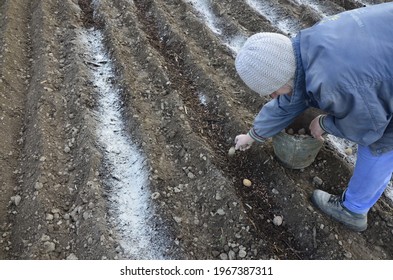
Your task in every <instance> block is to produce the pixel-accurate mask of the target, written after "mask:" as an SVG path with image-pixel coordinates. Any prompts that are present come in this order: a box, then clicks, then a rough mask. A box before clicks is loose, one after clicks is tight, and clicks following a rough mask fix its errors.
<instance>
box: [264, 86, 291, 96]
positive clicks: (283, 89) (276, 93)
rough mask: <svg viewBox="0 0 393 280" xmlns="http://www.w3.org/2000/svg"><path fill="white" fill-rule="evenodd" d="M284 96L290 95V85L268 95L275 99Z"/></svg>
mask: <svg viewBox="0 0 393 280" xmlns="http://www.w3.org/2000/svg"><path fill="white" fill-rule="evenodd" d="M284 94H289V95H291V94H292V87H291V86H290V85H287V84H285V85H283V86H282V87H280V88H279V89H278V90H276V91H275V92H273V93H271V94H269V96H270V97H271V98H273V99H274V98H277V97H278V96H279V95H284Z"/></svg>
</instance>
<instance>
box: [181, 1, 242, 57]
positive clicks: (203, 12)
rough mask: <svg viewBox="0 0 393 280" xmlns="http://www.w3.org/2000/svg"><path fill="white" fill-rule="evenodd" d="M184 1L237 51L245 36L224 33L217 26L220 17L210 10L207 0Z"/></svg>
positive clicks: (224, 42) (224, 41)
mask: <svg viewBox="0 0 393 280" xmlns="http://www.w3.org/2000/svg"><path fill="white" fill-rule="evenodd" d="M185 2H187V3H189V4H191V5H192V6H193V7H194V9H195V10H196V11H197V13H198V14H199V16H200V17H201V18H202V20H204V22H205V24H206V26H207V27H208V28H209V29H210V30H211V31H212V32H213V33H214V34H215V35H216V36H217V37H218V38H219V39H221V41H222V42H223V44H224V45H225V46H227V47H228V48H229V49H231V50H232V52H234V53H237V52H238V50H239V49H240V47H241V46H242V45H243V44H244V42H245V41H246V36H245V35H244V34H238V35H236V36H227V35H225V34H224V31H223V30H222V29H221V28H220V27H219V26H220V24H219V23H220V19H219V18H218V17H217V16H216V15H215V14H214V12H213V11H212V9H211V7H210V1H209V0H185Z"/></svg>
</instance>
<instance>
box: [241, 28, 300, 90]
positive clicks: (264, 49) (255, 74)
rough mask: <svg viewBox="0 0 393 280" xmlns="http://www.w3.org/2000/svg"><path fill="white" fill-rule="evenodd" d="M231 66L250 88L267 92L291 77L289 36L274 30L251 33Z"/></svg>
mask: <svg viewBox="0 0 393 280" xmlns="http://www.w3.org/2000/svg"><path fill="white" fill-rule="evenodd" d="M235 66H236V70H237V72H238V74H239V76H240V78H242V80H243V81H244V82H245V84H246V85H247V86H248V87H249V88H250V89H252V90H253V91H255V92H257V93H259V94H260V95H261V96H264V95H268V94H271V93H273V92H274V91H276V90H277V89H279V88H280V87H282V86H284V85H285V84H286V83H288V82H289V81H290V80H292V79H293V78H294V76H295V71H296V59H295V55H294V51H293V47H292V42H291V39H289V38H288V37H286V36H284V35H281V34H278V33H268V32H264V33H257V34H255V35H252V36H251V37H249V38H248V39H247V41H246V42H245V43H244V45H243V47H242V48H241V49H240V50H239V52H238V54H237V56H236V60H235Z"/></svg>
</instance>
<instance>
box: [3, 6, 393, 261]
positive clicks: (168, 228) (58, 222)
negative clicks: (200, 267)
mask: <svg viewBox="0 0 393 280" xmlns="http://www.w3.org/2000/svg"><path fill="white" fill-rule="evenodd" d="M196 2H197V1H185V0H117V1H110V0H100V1H93V2H90V1H88V0H79V1H77V0H61V1H60V0H49V1H48V0H0V125H1V134H2V135H1V137H0V147H1V148H0V259H129V258H131V259H132V258H133V259H145V258H149V254H146V255H143V254H136V253H134V252H133V251H132V244H131V250H126V249H125V246H123V245H122V244H123V242H122V239H123V237H122V235H121V233H120V232H119V231H118V230H116V227H115V226H114V225H113V219H116V218H117V217H113V212H112V211H110V209H111V200H110V199H109V198H110V193H111V191H112V190H111V188H110V186H108V184H107V183H106V182H108V180H107V179H108V178H113V177H115V176H114V174H112V173H111V170H110V169H108V168H107V165H106V162H105V161H106V159H105V158H106V157H105V149H104V148H103V147H102V145H100V144H99V141H97V134H96V130H97V121H96V118H95V115H96V114H97V113H96V112H97V111H99V106H100V105H99V102H98V98H99V95H100V93H99V92H98V90H97V87H96V86H95V85H94V77H93V75H92V73H94V71H100V68H102V65H103V64H105V63H107V62H106V61H103V62H100V61H91V59H90V51H89V50H86V48H85V47H84V46H83V44H82V42H81V40H80V36H81V34H83V32H86V31H89V30H90V31H91V30H97V31H99V32H101V34H102V38H103V45H104V47H105V52H106V54H107V55H108V58H109V59H110V60H111V63H112V64H113V68H114V74H113V77H111V79H110V80H111V84H113V85H115V86H116V88H118V90H119V93H120V99H121V108H119V110H120V111H121V113H122V119H123V120H124V123H125V128H124V131H123V132H122V133H125V134H127V135H129V137H130V139H132V141H133V143H135V145H136V146H137V147H138V149H140V151H141V152H142V153H143V155H144V157H145V163H146V165H147V166H148V170H149V184H148V186H145V187H146V192H148V193H149V194H153V195H152V196H151V208H152V209H154V211H153V212H154V214H153V216H152V217H151V219H149V221H147V223H149V224H150V226H151V227H152V228H153V231H154V233H152V235H151V236H152V238H150V239H149V240H150V241H149V242H151V245H147V248H149V247H150V248H152V249H154V248H156V247H157V246H158V245H157V244H158V243H160V244H161V245H159V247H160V248H161V249H160V250H162V258H166V259H392V258H393V242H392V241H393V240H392V239H393V217H392V214H393V210H392V207H391V205H390V200H389V199H388V198H387V197H385V196H383V197H382V198H381V200H380V201H379V202H378V203H377V204H376V205H375V206H374V207H373V208H372V211H370V213H369V217H368V218H369V228H368V229H367V231H365V232H363V233H354V232H351V231H349V230H347V229H345V228H344V227H342V226H341V225H339V224H337V223H334V222H332V221H331V220H330V219H328V218H326V217H325V216H323V215H322V214H321V213H320V212H318V211H317V210H316V209H314V207H313V206H312V204H311V202H310V195H311V193H312V191H313V189H315V188H316V187H318V188H321V189H324V190H327V191H330V192H333V193H340V192H341V191H342V190H343V189H344V188H345V186H346V183H347V181H348V179H349V178H350V175H351V172H352V167H351V165H350V164H348V163H347V162H346V161H345V160H344V158H343V157H342V156H340V155H339V154H338V153H337V152H336V151H335V150H334V149H332V148H331V146H329V145H327V144H326V145H324V147H323V148H322V150H321V151H320V153H319V154H318V156H317V158H316V160H315V162H314V163H313V164H312V165H311V166H309V167H307V168H305V169H302V170H291V169H288V168H284V167H283V166H282V165H281V164H280V162H279V161H278V160H277V159H276V157H275V156H274V152H273V148H272V143H271V142H267V143H264V144H261V145H254V146H253V147H252V148H251V149H250V150H247V151H246V152H237V153H236V154H235V156H233V157H228V154H227V153H228V149H229V148H230V147H231V146H232V145H233V141H234V137H235V136H236V135H237V134H239V133H244V132H247V131H248V129H249V128H250V127H251V125H252V122H253V118H254V116H255V115H256V114H257V113H258V112H259V110H260V108H261V106H262V105H263V104H264V103H265V102H266V101H267V100H265V99H262V98H260V97H259V96H257V95H256V94H255V93H253V92H251V91H250V90H249V89H248V88H247V87H246V86H245V85H244V84H243V83H242V82H241V80H240V79H239V77H238V76H237V75H236V72H235V69H234V52H233V50H232V49H231V48H229V47H228V46H227V45H226V44H225V43H223V41H222V38H223V37H225V36H234V35H236V34H243V35H245V36H248V35H251V34H253V33H255V32H262V31H272V32H282V31H281V30H280V29H279V28H278V27H277V25H276V24H274V23H273V22H272V21H271V20H270V19H268V18H267V17H265V16H264V15H261V14H259V13H257V12H256V11H255V10H254V9H252V8H251V7H250V6H249V5H248V4H247V2H249V1H241V0H228V1H201V2H206V3H210V4H209V7H210V9H211V11H212V12H213V13H214V14H215V15H216V17H217V18H219V19H220V20H219V22H218V27H219V28H221V29H222V30H223V32H224V33H223V34H224V35H223V34H221V36H218V35H217V34H215V33H214V32H212V30H211V29H210V28H209V27H208V26H207V24H206V19H205V18H204V17H203V16H201V13H200V12H198V11H197V9H195V3H196ZM254 2H255V1H254ZM260 2H264V1H260ZM303 2H304V3H303ZM306 2H311V1H295V0H270V2H269V4H270V6H271V7H272V9H273V10H275V11H277V12H278V14H279V15H281V17H283V18H289V19H291V20H292V21H293V22H294V25H293V26H295V28H298V29H299V28H305V27H309V26H311V25H313V24H314V23H315V22H317V21H318V20H319V19H321V18H322V17H323V16H325V15H332V14H335V13H337V12H340V11H344V10H349V9H353V8H357V7H361V6H363V4H361V3H360V2H359V1H355V0H346V1H342V0H332V1H313V2H314V4H317V5H320V10H317V9H314V8H312V7H310V6H308V5H307V4H306ZM369 2H371V1H369ZM377 2H378V1H375V3H377ZM379 2H382V1H379ZM302 3H303V4H302ZM322 13H323V14H322ZM289 35H293V34H289ZM94 69H95V70H94ZM121 153H122V151H119V154H121ZM315 177H318V178H319V179H320V180H316V178H315ZM244 178H247V179H249V180H251V181H252V185H251V186H250V187H245V186H244V185H243V183H242V181H243V179H244ZM149 197H150V195H149ZM275 216H281V217H282V218H283V223H282V224H281V225H275V224H274V223H273V222H272V220H273V218H274V217H275ZM158 237H159V238H158ZM136 242H138V241H136ZM135 246H137V245H135Z"/></svg>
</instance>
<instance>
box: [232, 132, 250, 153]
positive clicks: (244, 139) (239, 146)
mask: <svg viewBox="0 0 393 280" xmlns="http://www.w3.org/2000/svg"><path fill="white" fill-rule="evenodd" d="M254 141H255V140H254V139H252V138H251V136H250V135H248V134H240V135H238V136H236V138H235V144H236V146H235V149H236V150H240V151H245V150H247V149H249V148H250V147H251V145H252V143H254Z"/></svg>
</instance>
